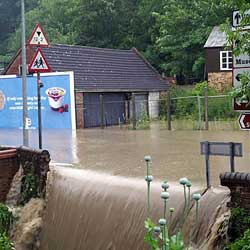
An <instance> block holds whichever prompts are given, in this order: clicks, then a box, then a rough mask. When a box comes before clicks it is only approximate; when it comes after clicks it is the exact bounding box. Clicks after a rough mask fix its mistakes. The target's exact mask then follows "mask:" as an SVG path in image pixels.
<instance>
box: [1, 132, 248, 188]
mask: <svg viewBox="0 0 250 250" xmlns="http://www.w3.org/2000/svg"><path fill="white" fill-rule="evenodd" d="M37 137H38V136H37V131H35V130H32V131H30V142H31V143H30V146H32V147H37V144H38V143H37ZM206 140H208V141H224V142H230V141H232V142H240V143H243V157H242V158H236V159H235V166H236V171H248V172H249V171H250V134H249V132H246V131H192V130H188V131H187V130H182V131H167V130H163V129H159V128H158V127H155V128H152V129H151V130H138V131H133V130H127V129H125V128H124V129H120V128H108V129H104V130H101V129H86V130H77V131H76V132H72V131H69V130H44V131H43V147H44V148H45V149H48V150H49V151H50V153H51V156H52V160H53V161H54V162H63V163H73V164H75V166H76V167H77V168H83V169H90V170H95V171H101V172H105V173H108V174H111V175H119V176H127V177H139V178H143V177H144V175H145V165H144V161H143V158H144V155H147V154H150V155H151V156H152V159H153V166H152V173H153V175H154V177H155V178H156V179H161V180H163V179H166V180H168V181H172V182H173V181H178V179H179V178H181V177H183V176H186V177H188V178H190V179H191V181H192V182H193V183H196V184H198V185H202V186H205V161H204V156H201V155H200V142H201V141H206ZM0 144H2V145H21V144H22V131H21V130H4V129H1V130H0ZM224 171H229V158H227V157H211V175H212V184H213V185H214V186H218V184H219V178H218V177H219V174H220V173H221V172H224Z"/></svg>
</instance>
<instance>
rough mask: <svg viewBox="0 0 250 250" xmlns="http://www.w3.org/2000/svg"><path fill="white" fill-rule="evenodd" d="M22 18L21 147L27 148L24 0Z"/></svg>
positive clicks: (22, 2)
mask: <svg viewBox="0 0 250 250" xmlns="http://www.w3.org/2000/svg"><path fill="white" fill-rule="evenodd" d="M21 16H22V95H23V145H24V146H29V130H28V126H27V118H28V107H27V72H26V67H27V66H26V64H27V63H26V43H25V15H24V0H22V1H21Z"/></svg>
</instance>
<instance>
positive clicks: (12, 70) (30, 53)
mask: <svg viewBox="0 0 250 250" xmlns="http://www.w3.org/2000/svg"><path fill="white" fill-rule="evenodd" d="M26 55H27V64H29V62H31V61H32V59H33V57H34V55H35V50H34V49H32V48H30V47H27V50H26ZM21 64H22V52H21V50H20V51H19V52H18V53H17V56H16V57H15V59H14V60H13V62H12V63H11V65H10V67H9V68H8V69H7V71H6V72H5V75H18V73H19V65H21Z"/></svg>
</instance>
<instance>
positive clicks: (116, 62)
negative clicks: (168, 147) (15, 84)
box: [3, 44, 169, 128]
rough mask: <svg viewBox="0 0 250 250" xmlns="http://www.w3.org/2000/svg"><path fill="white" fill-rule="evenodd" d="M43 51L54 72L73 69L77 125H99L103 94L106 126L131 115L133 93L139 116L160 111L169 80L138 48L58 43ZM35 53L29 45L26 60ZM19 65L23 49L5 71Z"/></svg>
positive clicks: (15, 70)
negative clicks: (127, 48) (108, 47)
mask: <svg viewBox="0 0 250 250" xmlns="http://www.w3.org/2000/svg"><path fill="white" fill-rule="evenodd" d="M42 51H43V53H44V55H45V57H46V59H47V61H48V63H49V65H50V66H51V68H52V71H53V72H63V71H73V72H74V78H75V79H74V82H75V100H76V120H77V121H76V123H77V128H88V127H97V126H100V124H101V117H100V110H101V105H100V95H101V96H102V98H103V103H104V123H105V125H107V126H108V125H116V124H119V123H125V122H126V121H127V120H128V119H129V118H131V116H132V112H131V110H132V108H131V96H132V93H134V94H135V100H136V102H135V103H136V115H137V117H138V116H140V114H141V113H142V112H147V113H148V114H149V115H150V116H151V118H155V117H157V116H158V115H159V102H158V100H159V98H160V93H161V92H165V91H167V90H168V88H169V84H168V83H167V82H166V80H163V79H162V78H161V76H160V75H159V74H158V72H157V71H156V70H155V69H154V68H153V67H152V66H151V65H150V64H149V62H147V61H146V60H145V58H144V57H143V56H142V55H141V54H140V53H139V52H138V51H137V49H135V48H132V49H131V50H119V49H105V48H94V47H85V46H75V45H74V46H73V45H72V46H71V45H61V44H56V45H51V46H50V47H48V48H43V49H42ZM34 54H35V49H34V48H29V47H28V48H27V62H31V60H32V58H33V56H34ZM20 65H21V50H20V51H19V52H18V53H17V55H16V56H15V57H14V58H13V59H12V61H11V62H10V64H9V65H8V66H7V67H6V69H5V70H4V73H3V74H7V75H13V74H20ZM152 100H153V101H152ZM102 122H103V121H102Z"/></svg>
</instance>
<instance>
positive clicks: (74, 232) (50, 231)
mask: <svg viewBox="0 0 250 250" xmlns="http://www.w3.org/2000/svg"><path fill="white" fill-rule="evenodd" d="M49 183H50V184H48V192H47V207H46V212H45V216H44V218H43V221H44V226H43V230H42V234H41V246H40V250H69V249H74V250H146V249H149V247H148V246H147V245H146V244H145V242H144V236H145V229H144V220H145V218H146V217H147V208H146V207H147V205H146V204H147V202H146V192H147V191H146V190H147V188H146V183H145V181H143V180H141V179H137V178H128V177H126V178H125V177H120V176H113V175H109V174H104V173H98V172H96V171H91V170H79V169H71V168H58V167H56V168H55V169H54V168H52V172H51V173H50V178H49ZM197 189H199V188H198V187H197V186H195V187H192V190H193V191H194V190H196V191H197ZM160 192H161V183H160V182H153V183H152V184H151V196H150V203H151V206H150V207H151V209H150V218H152V219H153V220H154V222H155V223H157V222H158V220H159V218H161V217H162V216H163V201H162V199H161V198H160ZM169 193H170V198H169V200H168V203H167V207H168V208H170V207H174V208H175V212H174V214H173V217H172V219H170V216H169V212H167V222H168V226H169V229H170V233H172V232H176V231H177V230H179V229H180V226H179V225H180V222H181V218H182V213H183V207H184V198H183V188H182V187H181V186H180V185H176V184H173V183H170V188H169ZM226 201H228V191H225V190H222V189H211V190H208V191H207V192H206V193H203V196H202V198H201V201H200V209H199V214H198V217H197V220H196V219H195V218H196V216H195V209H194V207H195V206H192V209H191V211H190V214H189V216H188V218H187V219H186V222H185V224H184V227H183V231H182V232H183V236H184V239H185V241H186V242H187V241H188V239H189V238H190V239H191V241H192V244H193V245H195V246H196V247H195V249H197V247H198V246H201V245H205V246H204V247H202V248H200V247H199V248H198V249H200V250H201V249H202V250H208V249H209V250H210V249H213V250H214V249H215V248H210V247H209V246H210V245H211V246H213V245H214V244H217V243H218V238H219V237H218V231H215V232H214V230H213V228H214V226H216V224H217V221H218V218H220V217H221V215H223V214H224V212H225V211H227V208H226ZM167 211H168V209H167ZM220 224H221V223H219V224H218V228H221V227H220ZM216 239H217V240H216ZM211 241H212V244H211ZM207 243H208V244H207Z"/></svg>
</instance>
